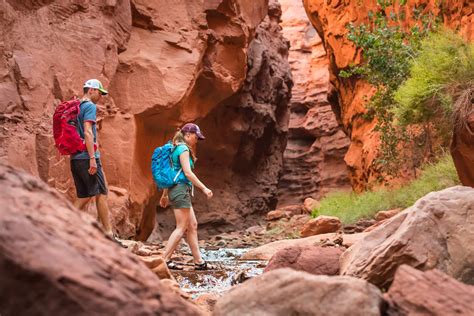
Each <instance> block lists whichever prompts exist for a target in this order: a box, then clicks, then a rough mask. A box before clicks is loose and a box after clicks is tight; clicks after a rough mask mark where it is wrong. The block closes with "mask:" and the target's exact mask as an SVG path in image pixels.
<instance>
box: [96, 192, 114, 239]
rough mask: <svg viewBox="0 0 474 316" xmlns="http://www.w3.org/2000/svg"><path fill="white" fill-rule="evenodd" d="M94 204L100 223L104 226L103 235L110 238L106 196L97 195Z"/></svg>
mask: <svg viewBox="0 0 474 316" xmlns="http://www.w3.org/2000/svg"><path fill="white" fill-rule="evenodd" d="M95 203H96V206H97V214H98V215H99V219H100V222H101V223H102V226H104V229H105V233H106V234H107V235H110V236H112V235H113V232H112V227H111V226H110V221H109V206H108V205H107V195H105V194H99V195H96V197H95Z"/></svg>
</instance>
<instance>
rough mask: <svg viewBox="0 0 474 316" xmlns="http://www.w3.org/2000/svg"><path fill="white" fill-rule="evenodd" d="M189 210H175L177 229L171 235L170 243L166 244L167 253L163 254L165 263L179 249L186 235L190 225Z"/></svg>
mask: <svg viewBox="0 0 474 316" xmlns="http://www.w3.org/2000/svg"><path fill="white" fill-rule="evenodd" d="M189 210H190V209H189V208H178V209H175V210H174V216H175V218H176V228H175V230H174V231H173V232H172V233H171V235H170V238H169V239H168V242H167V243H166V247H165V253H164V254H163V259H165V261H168V260H170V258H171V255H172V254H173V252H174V251H175V250H176V247H178V244H179V241H180V240H181V238H183V235H184V233H185V232H186V229H187V228H188V225H189V217H190V216H189V215H190V211H189Z"/></svg>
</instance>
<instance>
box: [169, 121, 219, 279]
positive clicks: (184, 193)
mask: <svg viewBox="0 0 474 316" xmlns="http://www.w3.org/2000/svg"><path fill="white" fill-rule="evenodd" d="M203 139H205V137H204V136H203V135H202V133H201V130H200V129H199V126H197V125H196V124H193V123H188V124H186V125H184V126H183V127H182V128H181V129H180V130H179V131H178V132H177V133H176V135H175V136H174V138H173V145H175V146H176V147H175V149H174V150H173V154H172V155H171V160H172V161H173V167H174V168H175V170H176V171H178V172H179V169H182V172H180V173H179V175H178V178H177V180H176V183H177V184H176V185H174V186H173V187H171V188H170V189H165V190H163V195H162V196H161V199H160V205H161V206H162V207H166V206H168V203H169V202H171V205H172V207H173V210H174V216H175V218H176V228H175V230H174V231H173V232H172V233H171V236H170V238H169V239H168V243H167V244H166V248H165V253H164V254H163V258H164V259H165V262H166V264H167V266H168V268H170V269H177V270H181V269H182V267H179V266H178V265H176V264H175V263H174V262H172V261H171V260H170V259H171V255H172V254H173V252H174V251H175V250H176V247H177V246H178V244H179V241H180V240H181V238H182V237H183V236H184V234H185V233H186V237H187V238H186V239H187V242H188V244H189V247H190V248H191V252H192V254H193V259H194V267H195V269H196V270H206V269H207V268H208V265H207V262H206V261H204V260H203V259H202V257H201V253H200V251H199V245H198V236H197V220H196V215H195V214H194V209H193V206H192V204H191V196H192V195H193V191H194V190H193V188H194V187H196V188H198V189H201V190H202V192H204V194H205V195H206V196H207V198H208V199H210V198H211V197H212V191H211V190H209V189H208V188H207V187H206V186H205V185H204V184H203V183H202V182H201V181H200V180H199V179H198V178H197V177H196V175H195V174H194V173H193V171H192V169H194V164H195V163H196V155H195V153H194V151H193V150H192V148H196V147H195V146H196V144H197V142H198V140H203Z"/></svg>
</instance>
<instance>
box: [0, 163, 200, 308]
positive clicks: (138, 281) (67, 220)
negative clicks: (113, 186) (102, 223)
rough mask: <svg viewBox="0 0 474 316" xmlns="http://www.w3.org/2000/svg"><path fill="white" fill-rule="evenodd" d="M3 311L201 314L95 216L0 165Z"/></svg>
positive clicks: (0, 303)
mask: <svg viewBox="0 0 474 316" xmlns="http://www.w3.org/2000/svg"><path fill="white" fill-rule="evenodd" d="M0 184H1V187H2V190H1V191H0V201H1V202H0V203H1V205H2V207H1V209H0V227H1V229H0V275H1V276H2V277H1V279H2V281H1V282H0V313H1V314H2V315H39V314H48V315H55V314H56V315H59V314H61V315H64V314H69V315H97V314H101V315H114V314H126V315H136V314H140V315H157V314H163V315H199V311H198V310H197V309H196V307H194V306H193V305H192V304H190V303H188V302H186V301H184V300H183V299H181V298H180V297H179V296H178V295H176V294H174V293H172V292H170V291H169V290H168V289H167V288H166V287H164V286H163V285H162V284H161V281H160V280H159V278H158V277H157V276H155V274H154V273H153V272H152V271H150V270H149V269H148V268H147V267H146V266H145V265H144V264H143V263H141V262H140V261H139V260H138V259H137V258H136V257H135V256H134V255H132V254H130V253H129V252H128V251H126V250H125V249H123V248H121V247H119V246H118V245H117V244H115V243H114V242H112V241H110V240H108V239H107V238H106V237H105V235H104V234H103V233H102V232H101V231H100V229H99V228H98V226H97V224H96V223H95V221H92V220H91V219H90V218H89V216H87V215H85V214H82V213H81V212H80V211H78V210H76V209H74V207H73V206H72V204H70V203H69V202H67V201H66V200H65V199H64V197H62V196H60V194H59V193H58V192H57V191H56V190H54V189H51V188H49V187H48V186H47V185H46V184H45V183H43V182H42V181H40V180H39V179H37V178H35V177H33V176H31V175H28V174H26V173H24V172H20V171H17V170H15V169H13V168H11V167H5V166H4V165H0Z"/></svg>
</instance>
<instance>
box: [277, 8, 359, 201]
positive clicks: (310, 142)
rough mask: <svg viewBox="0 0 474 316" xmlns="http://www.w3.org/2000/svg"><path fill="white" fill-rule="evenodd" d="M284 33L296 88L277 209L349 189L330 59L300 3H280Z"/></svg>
mask: <svg viewBox="0 0 474 316" xmlns="http://www.w3.org/2000/svg"><path fill="white" fill-rule="evenodd" d="M280 3H281V6H282V11H283V15H282V22H281V25H282V27H283V34H284V36H285V37H286V38H288V39H289V41H290V52H289V62H290V66H291V72H292V76H293V81H294V86H293V89H292V97H291V101H290V111H291V114H290V123H289V124H290V125H289V133H288V144H287V147H286V149H285V152H284V163H283V172H282V178H281V179H280V183H279V198H278V203H279V205H285V204H297V203H301V202H303V200H304V199H305V198H307V197H310V196H311V197H313V198H316V199H318V198H320V197H321V196H322V195H323V194H325V193H327V192H328V191H330V190H333V189H337V190H344V189H350V182H349V173H348V170H347V167H346V165H345V163H344V155H345V154H346V152H347V148H348V146H349V143H350V141H349V138H348V137H347V135H346V134H345V133H344V131H343V130H342V128H341V126H340V124H339V123H338V122H337V120H336V116H335V114H334V112H333V111H332V109H331V105H330V103H329V101H328V98H329V97H330V96H329V91H330V84H329V70H328V67H329V60H328V56H327V54H326V51H325V49H324V46H323V43H322V41H321V38H320V37H319V35H318V34H317V33H316V31H315V29H314V28H313V26H312V25H311V24H310V22H309V20H308V17H307V16H306V12H305V10H304V7H303V4H302V2H301V1H300V0H280Z"/></svg>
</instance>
